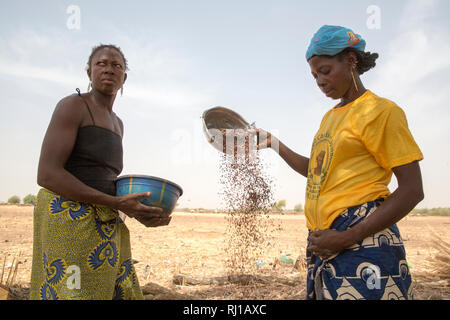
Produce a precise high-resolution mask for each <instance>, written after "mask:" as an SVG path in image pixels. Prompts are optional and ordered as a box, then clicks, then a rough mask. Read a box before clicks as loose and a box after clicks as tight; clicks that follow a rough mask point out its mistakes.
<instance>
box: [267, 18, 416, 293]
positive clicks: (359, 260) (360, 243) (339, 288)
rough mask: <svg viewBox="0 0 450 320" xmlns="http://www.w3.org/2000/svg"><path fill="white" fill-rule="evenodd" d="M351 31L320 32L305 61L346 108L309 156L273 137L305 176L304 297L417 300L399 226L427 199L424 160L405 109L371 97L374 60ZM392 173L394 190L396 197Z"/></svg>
mask: <svg viewBox="0 0 450 320" xmlns="http://www.w3.org/2000/svg"><path fill="white" fill-rule="evenodd" d="M364 49H365V41H364V40H363V39H362V38H361V36H360V35H358V34H355V33H354V32H353V31H352V30H350V29H347V28H344V27H339V26H328V25H325V26H323V27H321V28H320V29H319V30H318V31H317V32H316V34H315V35H314V36H313V38H312V40H311V43H310V46H309V48H308V51H307V53H306V59H307V61H308V63H309V66H310V69H311V73H312V75H313V77H314V79H315V80H316V83H317V85H318V86H319V88H320V89H321V90H322V91H323V92H324V94H325V95H326V96H327V97H330V98H332V99H335V100H340V102H339V103H338V104H337V105H336V106H334V107H333V108H332V109H331V110H329V111H328V112H327V113H326V114H325V116H324V118H323V119H322V122H321V124H320V128H319V130H318V132H317V133H316V136H315V137H314V141H313V145H312V148H311V154H310V157H309V158H307V157H304V156H301V155H299V154H297V153H295V152H293V151H292V150H290V149H289V148H288V147H287V146H286V145H284V144H283V143H282V142H281V141H279V140H278V139H277V138H276V137H275V136H273V135H271V134H270V133H268V132H266V131H264V130H261V129H260V130H259V133H260V134H261V135H266V136H267V139H264V141H261V142H260V145H259V147H260V148H264V147H265V146H268V147H271V148H272V149H274V150H276V151H278V153H279V155H280V156H281V157H282V158H283V159H284V160H285V161H286V163H287V164H288V165H289V166H291V167H292V168H293V169H294V170H295V171H297V172H298V173H300V174H301V175H303V176H305V177H306V178H307V187H306V197H305V198H306V202H305V216H306V220H307V227H308V229H309V236H308V248H307V262H308V278H307V279H308V280H307V299H411V298H412V291H411V275H410V272H409V268H408V264H407V262H406V254H405V250H404V247H403V243H402V240H401V236H400V233H399V231H398V228H397V226H396V223H397V222H398V221H399V220H401V219H402V218H403V217H405V216H406V215H407V214H408V213H409V212H410V211H411V210H412V209H413V208H414V207H415V206H416V205H417V204H418V203H419V202H420V201H421V200H422V199H423V197H424V194H423V189H422V178H421V173H420V167H419V164H418V161H420V160H422V159H423V155H422V153H421V151H420V149H419V147H418V146H417V144H416V142H415V141H414V138H413V136H412V134H411V132H410V130H409V128H408V123H407V120H406V116H405V114H404V112H403V110H402V109H401V108H400V107H398V106H397V105H396V104H395V103H394V102H392V101H390V100H388V99H385V98H381V97H379V96H377V95H375V94H374V93H372V92H371V91H370V90H367V89H366V88H365V87H364V85H363V83H362V81H361V79H360V75H361V74H363V73H364V72H366V71H368V70H369V69H371V68H373V67H374V66H375V60H376V59H377V58H378V54H376V53H370V52H365V51H364ZM392 173H394V175H395V177H396V178H397V181H398V188H397V189H396V190H395V191H394V192H392V193H391V192H390V191H389V189H388V184H389V182H390V180H391V177H392Z"/></svg>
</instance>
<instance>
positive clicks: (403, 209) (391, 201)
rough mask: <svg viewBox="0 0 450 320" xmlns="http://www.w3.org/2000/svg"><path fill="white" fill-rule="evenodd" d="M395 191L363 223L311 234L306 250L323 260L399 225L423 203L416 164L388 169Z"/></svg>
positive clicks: (418, 169) (419, 176) (419, 174)
mask: <svg viewBox="0 0 450 320" xmlns="http://www.w3.org/2000/svg"><path fill="white" fill-rule="evenodd" d="M392 171H393V172H394V174H395V176H396V178H397V181H398V188H397V189H396V190H395V191H394V192H393V193H392V194H391V195H390V196H389V197H388V198H387V199H386V200H385V201H383V203H382V204H381V205H380V206H379V207H378V208H377V209H376V210H375V211H374V212H373V213H372V214H371V215H369V216H368V217H367V218H366V219H364V220H363V221H361V222H360V223H358V224H357V225H355V226H354V227H352V228H350V229H347V230H345V231H336V230H331V229H327V230H321V231H314V232H313V233H312V234H311V236H310V238H309V241H310V246H309V250H310V251H312V252H314V253H315V254H316V255H318V256H320V257H323V258H327V257H330V256H331V255H333V254H336V253H339V252H341V251H342V250H344V249H346V248H348V247H350V246H352V245H353V244H355V243H357V242H359V241H362V240H363V239H365V238H367V237H368V236H370V235H373V234H375V233H377V232H380V231H382V230H384V229H386V228H388V227H390V226H392V225H393V224H395V223H397V222H398V221H400V220H401V219H402V218H403V217H405V216H406V215H407V214H408V213H409V212H411V210H412V209H414V207H415V206H416V205H417V204H418V203H419V202H420V201H422V200H423V198H424V194H423V187H422V175H421V173H420V166H419V163H418V162H417V161H414V162H412V163H409V164H406V165H403V166H399V167H395V168H392Z"/></svg>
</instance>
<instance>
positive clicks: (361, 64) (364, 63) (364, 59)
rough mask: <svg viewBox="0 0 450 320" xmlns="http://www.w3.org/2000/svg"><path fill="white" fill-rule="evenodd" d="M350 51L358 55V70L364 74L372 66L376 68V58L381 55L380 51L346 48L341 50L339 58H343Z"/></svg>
mask: <svg viewBox="0 0 450 320" xmlns="http://www.w3.org/2000/svg"><path fill="white" fill-rule="evenodd" d="M349 52H353V53H354V54H355V55H356V60H357V61H358V63H357V64H356V70H357V71H358V73H359V74H363V73H364V72H366V71H369V70H370V69H372V68H375V66H376V63H375V60H377V59H378V57H379V55H378V53H370V52H364V51H359V50H356V49H355V48H350V47H349V48H346V49H344V50H343V51H341V52H340V53H339V54H338V55H339V59H340V60H342V58H343V57H344V56H345V55H346V54H347V53H349Z"/></svg>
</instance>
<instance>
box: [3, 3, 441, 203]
mask: <svg viewBox="0 0 450 320" xmlns="http://www.w3.org/2000/svg"><path fill="white" fill-rule="evenodd" d="M1 7H2V10H1V11H0V93H1V98H2V99H1V104H0V106H1V116H0V139H1V140H0V143H1V150H2V151H1V157H0V180H1V183H0V202H2V201H3V202H6V201H7V199H8V198H9V197H11V196H13V195H18V196H19V197H21V198H23V197H24V196H26V195H27V194H30V193H31V194H37V192H38V191H39V188H40V187H39V186H38V185H37V182H36V176H37V166H38V160H39V154H40V149H41V144H42V140H43V137H44V134H45V131H46V129H47V126H48V124H49V121H50V117H51V115H52V113H53V110H54V108H55V106H56V104H57V103H58V101H59V100H61V99H62V98H63V97H65V96H68V95H70V94H73V93H75V88H80V89H81V90H82V91H83V92H84V91H86V90H87V86H88V77H87V75H86V63H87V60H88V57H89V55H90V52H91V50H92V47H94V46H96V45H98V44H100V43H104V44H109V43H112V44H115V45H118V46H119V47H121V49H122V50H123V52H124V54H125V56H126V58H127V60H128V64H129V68H130V69H129V71H128V79H127V81H126V83H125V85H124V93H123V96H117V98H116V102H115V105H114V111H115V112H116V114H117V115H118V116H119V117H120V118H121V119H122V121H123V122H124V126H125V135H124V139H123V144H124V169H123V171H122V174H146V175H151V176H157V177H162V178H165V179H168V180H171V181H173V182H175V183H177V184H179V185H180V186H181V187H182V188H183V191H184V194H183V195H182V197H181V198H180V200H179V203H180V204H179V206H180V207H189V208H220V207H221V205H222V200H221V197H220V190H221V185H220V183H219V178H220V167H219V166H220V154H219V152H218V151H216V150H215V149H214V148H212V146H211V145H209V144H208V142H207V141H206V138H205V136H204V134H203V132H202V119H201V115H202V114H203V112H204V111H205V110H207V109H209V108H212V107H215V106H224V107H227V108H230V109H232V110H234V111H236V112H237V113H239V114H240V115H241V116H242V117H244V118H245V119H246V120H247V121H248V122H250V123H251V122H255V124H256V126H257V127H259V128H263V129H266V130H268V131H270V132H272V133H273V134H275V135H277V136H278V138H279V139H280V140H281V141H283V142H284V143H285V144H286V145H287V146H288V147H290V148H291V149H292V150H294V151H295V152H297V153H299V154H302V155H304V156H307V157H308V156H309V153H310V150H311V144H312V140H313V137H314V135H315V133H316V131H317V130H318V128H319V124H320V121H321V119H322V117H323V115H324V114H325V113H326V112H327V111H328V110H329V109H330V108H332V107H333V106H334V105H335V104H336V103H337V101H333V100H330V99H329V98H327V97H325V96H324V95H323V94H322V93H321V92H320V90H319V88H318V87H317V85H316V84H315V81H314V79H313V77H312V75H311V72H310V69H309V65H308V64H307V62H306V60H305V52H306V49H307V46H308V44H309V41H310V39H311V38H312V35H313V34H314V33H315V32H316V31H317V29H318V28H319V27H320V26H322V25H324V24H328V25H342V26H346V27H349V28H351V29H352V30H353V31H354V32H355V33H358V34H360V35H361V36H362V37H363V38H364V39H365V40H366V42H367V46H366V51H370V52H377V53H378V54H379V56H380V57H379V59H378V60H377V66H376V67H375V68H374V69H372V70H370V71H369V72H367V73H366V74H364V75H362V77H361V79H362V81H363V83H364V85H365V87H366V88H368V89H370V90H371V91H372V92H374V93H376V94H377V95H379V96H382V97H385V98H388V99H390V100H392V101H394V102H396V103H397V104H398V105H399V106H400V107H402V109H403V110H404V111H405V113H406V115H407V119H408V123H409V127H410V130H411V132H412V134H413V136H414V138H415V140H416V142H417V143H418V145H419V147H420V148H421V150H422V152H423V154H424V157H425V158H424V160H423V161H421V163H420V165H421V170H422V175H423V184H424V192H425V199H424V200H423V201H422V202H421V203H420V204H419V205H418V207H419V208H433V207H450V200H449V199H450V184H449V181H450V148H449V141H450V129H449V123H450V108H449V107H448V101H449V100H450V82H449V81H448V77H447V75H448V74H449V72H450V59H449V58H448V57H450V41H449V40H450V32H449V31H450V20H449V19H448V15H449V14H450V2H449V1H446V0H441V1H438V0H427V1H426V0H421V1H419V0H417V1H413V0H409V1H407V0H399V1H389V0H379V1H374V0H370V1H365V0H346V1H331V0H329V1H327V0H322V1H300V0H278V1H269V0H245V1H243V0H230V1H218V0H190V1H173V0H165V1H162V0H158V1H155V0H150V1H132V0H130V1H127V2H118V1H117V2H115V1H103V0H96V1H64V0H60V1H48V0H47V1H46V0H41V1H22V0H14V1H12V0H2V1H1ZM260 153H261V157H262V158H263V160H264V163H265V164H266V167H267V168H266V170H267V172H268V174H269V175H270V176H272V177H273V180H274V184H273V192H274V199H275V200H286V207H287V208H293V207H294V206H295V205H297V204H304V202H305V186H306V179H305V178H304V177H303V176H301V175H299V174H297V173H296V172H294V171H293V170H292V169H291V168H290V167H289V166H288V165H287V164H286V163H285V162H283V160H282V159H281V158H279V157H278V155H277V154H276V153H275V152H273V151H272V150H262V151H260ZM395 188H396V181H395V176H393V178H392V183H391V184H390V189H391V191H394V190H395Z"/></svg>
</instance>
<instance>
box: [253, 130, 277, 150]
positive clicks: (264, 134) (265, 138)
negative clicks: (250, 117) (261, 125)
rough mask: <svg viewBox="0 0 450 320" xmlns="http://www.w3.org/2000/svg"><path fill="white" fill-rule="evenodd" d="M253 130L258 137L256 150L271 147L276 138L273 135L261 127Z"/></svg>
mask: <svg viewBox="0 0 450 320" xmlns="http://www.w3.org/2000/svg"><path fill="white" fill-rule="evenodd" d="M255 132H256V134H257V137H258V138H257V144H256V148H257V150H261V149H266V148H272V145H273V142H274V141H275V139H277V138H276V137H275V136H273V135H272V134H271V133H270V132H268V131H266V130H263V129H255Z"/></svg>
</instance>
